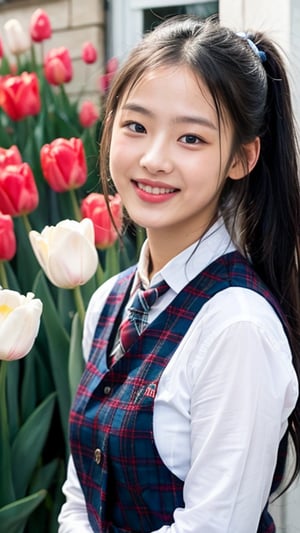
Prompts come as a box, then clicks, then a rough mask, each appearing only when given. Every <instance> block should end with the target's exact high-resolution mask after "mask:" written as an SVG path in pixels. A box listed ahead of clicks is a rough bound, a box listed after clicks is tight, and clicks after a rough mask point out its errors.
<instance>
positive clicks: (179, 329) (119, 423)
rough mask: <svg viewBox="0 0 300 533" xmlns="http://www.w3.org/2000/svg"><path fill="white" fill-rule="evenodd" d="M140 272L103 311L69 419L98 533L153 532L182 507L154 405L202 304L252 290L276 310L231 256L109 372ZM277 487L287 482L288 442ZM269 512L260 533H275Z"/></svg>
mask: <svg viewBox="0 0 300 533" xmlns="http://www.w3.org/2000/svg"><path fill="white" fill-rule="evenodd" d="M133 275H134V273H133V272H132V270H131V271H127V272H125V273H122V274H121V275H120V276H119V278H118V280H117V283H116V285H115V286H114V288H113V290H112V292H111V294H110V295H109V297H108V299H107V302H106V304H105V306H104V309H103V311H102V312H101V315H100V318H99V322H98V325H97V328H96V332H95V338H94V341H93V346H92V350H91V354H90V357H89V361H88V364H87V366H86V370H85V372H84V374H83V377H82V379H81V382H80V385H79V388H78V391H77V394H76V397H75V400H74V403H73V407H72V410H71V414H70V444H71V452H72V455H73V459H74V463H75V467H76V471H77V474H78V478H79V481H80V483H81V487H82V490H83V493H84V496H85V500H86V507H87V513H88V517H89V521H90V524H91V527H92V530H93V531H94V532H95V533H129V532H130V533H134V532H138V533H140V532H143V533H148V532H151V531H155V530H156V529H159V528H161V527H162V526H163V525H170V524H172V522H173V513H174V510H175V509H176V508H180V507H184V501H183V482H182V480H180V479H178V478H177V477H176V476H175V475H174V474H172V472H170V470H168V468H167V467H166V466H165V464H164V463H163V462H162V460H161V458H160V456H159V454H158V452H157V449H156V447H155V442H154V436H153V429H152V428H153V405H154V398H155V393H156V390H157V386H158V383H159V379H160V376H161V374H162V372H163V371H164V369H165V368H166V365H167V364H168V362H169V361H170V358H171V357H172V355H173V353H174V351H175V350H176V348H177V347H178V345H179V343H180V342H181V340H182V338H183V337H184V335H186V333H187V331H188V329H189V327H190V325H191V324H192V322H193V319H194V317H195V316H196V314H197V313H198V312H199V310H200V309H201V307H202V306H203V304H205V302H207V301H208V300H209V299H210V298H211V297H212V296H214V295H215V294H216V293H217V292H219V291H220V290H223V289H225V288H227V287H230V286H237V287H246V288H249V289H251V290H254V291H256V292H258V293H259V294H261V295H262V296H263V297H264V298H266V299H267V301H269V302H270V304H271V305H273V307H274V309H275V310H276V311H277V313H278V315H279V317H281V319H282V321H283V322H284V319H283V317H282V315H281V312H280V309H279V307H278V304H277V303H276V301H275V299H274V298H273V297H272V295H271V294H270V292H269V291H268V289H267V287H266V286H265V285H264V284H263V283H262V282H261V281H260V279H259V278H258V276H257V275H256V274H255V272H254V271H253V269H252V268H251V266H250V265H249V264H248V262H247V261H246V260H245V259H244V258H243V257H242V256H241V255H240V254H239V253H238V252H233V253H230V254H227V255H225V256H222V257H220V258H219V259H218V260H217V261H215V262H214V263H212V264H211V265H209V267H208V268H207V269H205V270H204V271H203V272H202V273H200V274H199V275H198V276H197V277H196V278H195V279H194V280H192V281H191V282H190V283H189V284H188V285H187V286H186V287H185V288H184V289H183V290H182V291H181V292H180V293H179V294H178V295H177V296H176V297H175V299H174V300H173V301H172V302H171V304H170V305H168V307H167V308H166V309H165V310H164V311H163V312H162V313H161V314H160V315H159V316H158V317H157V318H156V319H155V320H153V322H151V324H150V325H149V326H148V327H147V328H146V329H144V331H143V332H142V333H141V335H140V336H137V338H136V340H135V341H134V342H133V344H132V345H131V347H130V350H129V351H128V352H126V353H125V354H124V355H123V357H121V358H120V359H119V360H118V361H117V362H116V364H115V365H114V366H112V367H111V368H108V365H107V361H108V357H109V353H107V350H108V347H109V346H110V345H111V344H112V342H111V336H112V337H113V336H114V332H115V323H116V321H117V317H118V316H121V315H122V304H123V300H124V295H125V294H126V292H127V287H128V285H129V284H130V282H131V280H132V277H133ZM279 452H280V453H279V455H278V462H277V468H276V473H275V476H274V487H273V488H275V486H276V485H277V484H278V481H279V478H280V479H281V477H282V472H283V465H284V464H285V458H286V438H284V439H283V441H282V443H281V445H280V450H279ZM273 531H275V526H274V522H273V520H272V518H271V516H270V515H269V514H268V511H267V506H266V508H265V509H264V510H263V512H262V517H261V520H260V524H259V528H258V532H259V533H273Z"/></svg>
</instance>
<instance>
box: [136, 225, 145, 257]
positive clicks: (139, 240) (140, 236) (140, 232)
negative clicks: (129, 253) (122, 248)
mask: <svg viewBox="0 0 300 533" xmlns="http://www.w3.org/2000/svg"><path fill="white" fill-rule="evenodd" d="M145 237H146V234H145V230H144V229H143V228H141V227H139V226H136V253H137V257H139V255H140V251H141V248H142V245H143V242H144V240H145Z"/></svg>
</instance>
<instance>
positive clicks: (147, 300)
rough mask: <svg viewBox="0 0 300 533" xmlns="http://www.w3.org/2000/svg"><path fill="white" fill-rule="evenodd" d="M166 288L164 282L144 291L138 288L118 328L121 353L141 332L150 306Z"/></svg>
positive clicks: (145, 323)
mask: <svg viewBox="0 0 300 533" xmlns="http://www.w3.org/2000/svg"><path fill="white" fill-rule="evenodd" d="M168 288H169V287H168V285H167V283H165V282H164V281H163V282H161V283H159V284H157V285H155V286H154V287H150V288H149V289H146V290H144V289H143V288H138V290H137V291H136V293H135V295H134V298H133V301H132V304H131V306H130V307H129V310H128V317H127V318H126V319H125V320H124V321H123V322H122V324H121V326H120V344H121V349H122V351H123V353H124V352H127V350H128V349H129V348H130V346H131V345H132V344H133V342H134V341H135V339H136V337H137V336H139V335H140V334H141V333H142V332H143V330H144V329H145V327H146V326H147V323H148V315H149V311H150V309H151V307H152V305H154V303H155V302H156V300H157V299H158V298H159V297H160V296H161V295H162V294H164V293H165V292H166V291H167V290H168Z"/></svg>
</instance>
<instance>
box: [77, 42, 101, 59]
mask: <svg viewBox="0 0 300 533" xmlns="http://www.w3.org/2000/svg"><path fill="white" fill-rule="evenodd" d="M97 56H98V54H97V50H96V48H95V47H94V45H93V44H92V43H91V42H89V41H87V42H85V43H83V45H82V51H81V58H82V60H83V61H84V62H85V63H95V62H96V61H97Z"/></svg>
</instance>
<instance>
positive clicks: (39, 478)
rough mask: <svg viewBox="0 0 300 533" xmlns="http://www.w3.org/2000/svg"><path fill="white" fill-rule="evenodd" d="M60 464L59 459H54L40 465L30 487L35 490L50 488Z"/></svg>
mask: <svg viewBox="0 0 300 533" xmlns="http://www.w3.org/2000/svg"><path fill="white" fill-rule="evenodd" d="M59 466H60V461H59V459H58V458H57V459H53V460H52V461H51V462H50V463H48V464H46V465H44V466H42V467H40V468H39V469H38V470H37V472H36V474H35V475H34V477H33V479H32V483H31V485H30V489H31V491H33V492H36V491H38V490H42V489H48V488H49V486H50V484H51V483H52V481H53V478H54V476H55V475H56V472H57V471H58V468H59Z"/></svg>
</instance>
